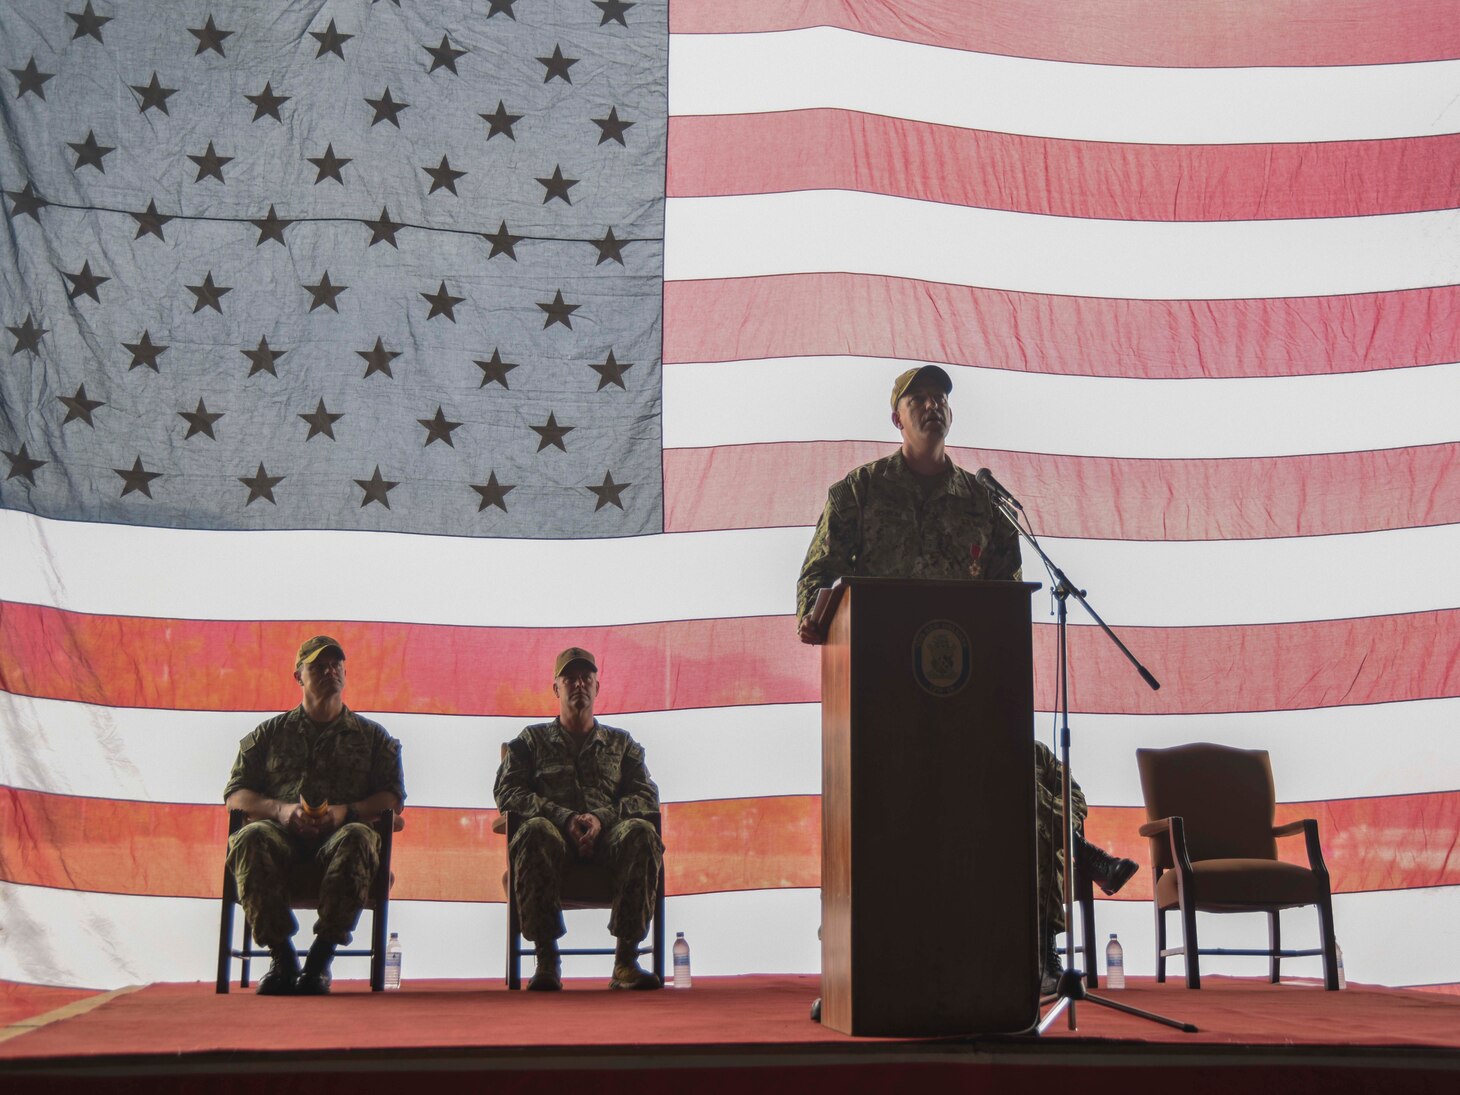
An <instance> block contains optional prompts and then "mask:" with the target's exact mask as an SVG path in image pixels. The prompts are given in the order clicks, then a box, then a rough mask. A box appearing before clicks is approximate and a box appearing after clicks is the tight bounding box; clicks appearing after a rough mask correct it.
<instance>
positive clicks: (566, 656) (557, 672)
mask: <svg viewBox="0 0 1460 1095" xmlns="http://www.w3.org/2000/svg"><path fill="white" fill-rule="evenodd" d="M573 662H587V663H588V668H589V669H591V670H593V672H595V673H597V672H598V663H597V662H596V661H594V660H593V655H592V654H590V653H588V651H586V650H584V649H583V648H582V647H581V646H570V647H568V649H567V650H564V651H563V652H562V653H561V654H559V655H558V660H557V661H556V662H554V663H553V676H554V677H561V676H562V675H563V670H564V669H567V668H568V666H569V665H570V664H572V663H573Z"/></svg>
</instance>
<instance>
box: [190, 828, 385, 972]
mask: <svg viewBox="0 0 1460 1095" xmlns="http://www.w3.org/2000/svg"><path fill="white" fill-rule="evenodd" d="M247 823H248V815H247V814H245V813H244V812H243V811H242V810H230V811H228V835H229V836H230V837H232V836H233V834H234V833H236V832H238V830H239V829H241V828H243V827H244V825H246V824H247ZM396 824H397V820H396V815H395V812H394V811H392V810H387V811H385V813H383V814H381V815H380V817H378V818H377V819H376V820H375V822H374V824H373V825H372V826H371V828H373V829H374V830H375V831H376V833H378V834H379V835H380V866H379V867H377V868H376V871H375V879H374V881H373V882H371V884H370V900H369V901H367V902H366V903H365V907H366V908H367V909H369V910H371V917H370V920H371V923H370V946H369V947H368V948H365V947H349V948H343V949H340V950H336V951H335V956H336V957H337V958H369V959H370V989H371V991H372V992H381V991H383V990H384V989H385V943H386V940H387V939H388V938H389V936H388V934H387V933H386V924H387V922H388V921H389V917H390V884H391V881H392V878H391V873H390V858H391V851H392V847H393V845H394V843H395V840H394V837H395V828H396ZM322 874H323V871H321V870H320V869H319V868H318V867H317V866H316V865H314V864H308V865H301V867H300V869H297V870H295V871H294V872H293V875H292V877H291V878H290V894H289V906H290V908H294V909H312V908H314V907H315V906H316V905H317V904H318V902H319V881H320V877H321V875H322ZM237 904H238V887H237V885H236V884H235V883H234V880H233V872H232V871H230V870H229V869H228V866H227V864H226V863H225V864H224V867H223V900H222V902H221V905H222V910H221V913H220V915H219V924H218V987H217V991H218V992H219V993H225V994H226V993H227V992H228V982H229V974H230V969H231V963H232V961H233V959H235V958H237V959H239V960H240V961H241V962H242V963H243V966H242V974H241V976H240V977H239V979H238V987H239V988H244V989H246V988H248V983H249V965H250V963H251V962H252V961H253V959H255V958H267V957H268V956H269V952H268V951H267V950H264V949H261V948H259V947H257V946H255V945H254V942H253V932H252V931H251V929H250V928H249V923H248V918H247V917H244V918H243V945H242V946H240V947H235V946H233V910H234V907H235V906H236V905H237ZM297 953H298V954H299V956H300V957H301V958H302V957H304V956H305V955H306V954H307V953H308V951H304V950H301V951H298V952H297Z"/></svg>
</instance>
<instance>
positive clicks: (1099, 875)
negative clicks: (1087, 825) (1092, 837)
mask: <svg viewBox="0 0 1460 1095" xmlns="http://www.w3.org/2000/svg"><path fill="white" fill-rule="evenodd" d="M1075 862H1076V863H1078V864H1079V865H1080V871H1081V873H1082V874H1084V876H1085V877H1086V878H1088V879H1089V880H1090V881H1091V882H1093V883H1095V885H1097V886H1099V887H1100V888H1101V890H1103V891H1104V892H1105V895H1106V896H1107V897H1110V896H1112V895H1114V894H1117V893H1119V892H1120V888H1121V887H1122V886H1124V885H1125V884H1126V883H1127V882H1129V881H1130V880H1131V878H1132V877H1133V876H1134V875H1135V873H1136V872H1137V871H1139V870H1140V869H1141V865H1140V864H1139V863H1137V862H1136V861H1135V860H1134V859H1122V858H1121V857H1120V856H1114V855H1111V854H1110V853H1109V852H1107V851H1106V850H1105V849H1104V848H1097V847H1096V846H1095V845H1094V844H1091V843H1090V842H1089V841H1088V840H1086V839H1085V838H1084V836H1083V835H1081V834H1080V833H1076V834H1075Z"/></svg>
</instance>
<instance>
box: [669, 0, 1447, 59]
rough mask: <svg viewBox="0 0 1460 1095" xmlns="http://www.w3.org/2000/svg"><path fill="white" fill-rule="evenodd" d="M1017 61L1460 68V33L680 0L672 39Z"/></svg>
mask: <svg viewBox="0 0 1460 1095" xmlns="http://www.w3.org/2000/svg"><path fill="white" fill-rule="evenodd" d="M823 26H825V27H841V28H843V29H845V30H851V31H857V32H859V33H861V34H872V35H877V36H878V37H882V38H893V39H897V40H899V41H904V42H920V43H923V44H924V45H930V46H945V47H948V48H950V49H966V50H970V51H972V52H975V53H994V54H1001V55H1004V56H1008V57H1037V58H1044V59H1047V60H1052V61H1074V62H1077V63H1080V64H1090V65H1152V66H1161V67H1181V68H1245V67H1252V66H1268V65H1378V64H1396V63H1400V62H1405V61H1435V60H1444V59H1448V58H1455V57H1460V22H1457V20H1456V19H1455V14H1454V9H1452V8H1451V7H1450V6H1449V5H1447V4H1443V3H1435V2H1434V0H1347V2H1345V3H1341V4H1339V3H1334V2H1333V0H1308V2H1306V3H1299V4H1290V3H1288V4H1274V3H1272V0H1223V2H1222V3H1220V4H1199V5H1197V4H1172V3H1170V2H1169V0H1122V2H1121V3H1119V4H1112V3H1111V2H1110V0H1061V3H1060V4H1059V6H1058V9H1057V17H1054V13H1053V10H1052V9H1051V7H1050V5H1049V3H1048V0H902V2H901V3H897V4H883V3H865V2H864V3H848V2H847V0H799V2H798V3H794V4H789V3H786V0H736V2H735V3H733V4H732V3H725V0H674V2H673V3H672V4H671V5H670V8H669V29H670V32H671V33H673V34H736V33H746V34H748V33H756V32H765V31H779V30H798V29H801V28H803V27H823Z"/></svg>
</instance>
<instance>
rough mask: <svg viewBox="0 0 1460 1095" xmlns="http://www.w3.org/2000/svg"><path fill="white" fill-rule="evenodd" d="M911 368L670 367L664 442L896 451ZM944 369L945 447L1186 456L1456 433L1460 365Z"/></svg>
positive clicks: (1385, 445) (1447, 438) (1342, 448)
mask: <svg viewBox="0 0 1460 1095" xmlns="http://www.w3.org/2000/svg"><path fill="white" fill-rule="evenodd" d="M917 364H918V362H915V361H894V360H884V359H881V358H863V357H799V358H772V359H768V360H762V361H742V362H736V363H735V364H733V365H727V364H725V363H722V362H710V363H703V364H701V363H695V364H681V365H669V366H666V368H665V370H664V443H665V445H666V446H668V447H669V448H703V447H709V446H716V445H751V444H760V443H764V442H774V441H847V440H858V441H876V440H885V441H887V442H888V444H889V446H891V445H896V444H898V443H899V438H898V435H897V431H896V430H895V429H894V428H893V426H892V420H891V408H890V407H889V405H888V403H887V393H888V392H890V391H891V388H892V378H893V377H895V376H897V374H898V373H900V372H902V371H903V370H904V369H905V368H911V367H914V366H916V365H917ZM945 368H947V369H948V372H949V375H950V376H951V377H952V379H953V395H952V396H951V403H952V406H953V428H952V430H951V431H950V433H949V438H948V442H949V444H951V445H953V446H955V447H956V446H974V445H976V446H977V447H979V448H981V449H997V450H1001V451H1005V452H1043V453H1060V454H1065V455H1074V456H1126V457H1137V458H1142V459H1193V458H1202V457H1231V456H1291V455H1301V454H1306V453H1321V452H1360V451H1364V450H1368V449H1389V448H1399V447H1402V446H1406V445H1431V444H1441V443H1448V442H1452V441H1457V440H1460V416H1457V415H1456V414H1455V408H1456V407H1460V365H1456V364H1444V365H1428V366H1421V367H1417V368H1408V369H1386V370H1382V371H1375V372H1365V373H1333V374H1315V375H1312V376H1301V377H1253V378H1233V379H1222V380H1209V379H1197V378H1193V379H1190V380H1133V379H1129V378H1126V377H1089V376H1064V375H1050V374H1045V373H1026V372H1012V371H1005V370H1000V369H995V368H988V369H980V368H971V367H968V366H945ZM847 391H855V392H865V393H867V394H866V397H865V398H861V399H837V398H829V393H835V392H847ZM767 392H774V393H775V396H774V398H767V396H766V393H767ZM849 470H850V469H849ZM1006 485H1011V484H1006Z"/></svg>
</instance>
